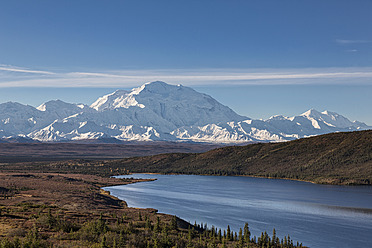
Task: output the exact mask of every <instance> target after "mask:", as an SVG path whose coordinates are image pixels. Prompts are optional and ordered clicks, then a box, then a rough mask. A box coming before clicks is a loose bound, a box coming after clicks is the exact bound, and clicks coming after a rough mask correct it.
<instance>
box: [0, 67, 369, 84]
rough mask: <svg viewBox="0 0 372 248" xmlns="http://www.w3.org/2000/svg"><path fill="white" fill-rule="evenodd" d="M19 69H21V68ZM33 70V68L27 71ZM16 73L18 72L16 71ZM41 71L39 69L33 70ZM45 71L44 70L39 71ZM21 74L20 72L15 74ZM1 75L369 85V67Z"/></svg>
mask: <svg viewBox="0 0 372 248" xmlns="http://www.w3.org/2000/svg"><path fill="white" fill-rule="evenodd" d="M20 70H22V71H21V72H23V69H20ZM27 71H34V70H27ZM16 72H18V71H16ZM35 72H40V71H35ZM41 72H44V71H41ZM18 74H21V73H18ZM18 74H17V73H15V75H13V74H12V75H10V76H9V75H7V76H6V77H2V76H1V75H0V87H2V88H5V87H104V88H111V87H113V88H130V87H135V86H139V85H141V84H142V83H145V82H150V81H157V80H159V81H165V82H167V83H171V84H179V83H181V84H184V85H189V86H196V85H210V86H211V85H226V84H229V85H280V84H283V85H284V84H286V85H288V84H354V83H355V84H372V68H308V69H254V70H253V69H246V70H244V69H198V70H191V69H187V70H180V69H174V70H172V69H169V70H131V71H129V70H128V71H125V70H124V71H101V72H67V73H61V72H59V73H54V72H46V73H41V74H48V75H37V74H40V73H35V74H34V75H31V76H27V77H24V76H19V75H18Z"/></svg>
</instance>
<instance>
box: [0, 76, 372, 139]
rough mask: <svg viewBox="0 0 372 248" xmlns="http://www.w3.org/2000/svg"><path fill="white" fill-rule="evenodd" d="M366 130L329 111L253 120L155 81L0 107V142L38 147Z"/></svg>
mask: <svg viewBox="0 0 372 248" xmlns="http://www.w3.org/2000/svg"><path fill="white" fill-rule="evenodd" d="M367 129H372V127H371V126H368V125H366V124H365V123H362V122H358V121H350V120H349V119H347V118H346V117H344V116H342V115H340V114H337V113H334V112H330V111H323V112H319V111H317V110H315V109H310V110H308V111H306V112H304V113H303V114H300V115H298V116H293V117H286V116H282V115H276V116H272V117H270V118H269V119H267V120H254V119H251V118H249V117H246V116H241V115H238V114H237V113H235V112H234V111H233V110H232V109H230V108H229V107H227V106H224V105H222V104H221V103H219V102H218V101H216V100H215V99H213V98H212V97H211V96H209V95H206V94H203V93H199V92H197V91H195V90H194V89H192V88H190V87H185V86H182V85H170V84H167V83H165V82H161V81H155V82H149V83H146V84H144V85H142V86H140V87H137V88H134V89H132V90H131V91H126V90H117V91H115V92H113V93H111V94H108V95H105V96H102V97H100V98H98V99H97V100H96V101H95V102H94V103H93V104H92V105H90V106H88V105H84V104H72V103H66V102H63V101H61V100H52V101H48V102H46V103H44V104H42V105H40V106H38V107H37V108H35V107H32V106H29V105H23V104H20V103H15V102H7V103H2V104H0V138H10V137H27V138H29V139H33V140H37V141H42V142H63V141H69V140H85V139H101V138H115V139H118V140H122V141H187V142H208V143H248V142H283V141H289V140H294V139H298V138H304V137H310V136H314V135H320V134H326V133H331V132H344V131H357V130H367Z"/></svg>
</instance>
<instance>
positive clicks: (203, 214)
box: [104, 174, 372, 248]
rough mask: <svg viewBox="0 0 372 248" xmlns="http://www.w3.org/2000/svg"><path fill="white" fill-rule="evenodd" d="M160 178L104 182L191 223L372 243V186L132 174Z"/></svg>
mask: <svg viewBox="0 0 372 248" xmlns="http://www.w3.org/2000/svg"><path fill="white" fill-rule="evenodd" d="M119 177H134V178H156V179H157V180H156V181H152V182H142V183H135V184H130V185H123V186H114V187H106V188H104V189H105V190H108V191H110V192H111V194H112V195H114V196H116V197H118V198H120V199H122V200H125V201H126V202H127V203H128V206H129V207H139V208H155V209H158V210H159V212H162V213H167V214H172V215H177V216H179V217H180V218H183V219H185V220H187V221H189V222H191V223H192V224H194V222H195V221H196V222H197V223H199V224H200V223H201V222H202V223H208V226H209V227H211V226H212V225H214V226H215V227H218V228H221V229H226V228H227V225H230V227H231V228H232V229H233V230H234V231H238V230H239V228H240V227H241V228H243V226H244V223H245V222H248V223H249V227H250V230H251V232H252V235H256V236H260V234H261V232H262V231H267V232H268V233H269V234H270V236H271V234H272V230H273V228H275V229H276V231H277V234H278V236H279V237H280V238H282V237H284V235H288V234H289V235H290V236H291V238H292V239H293V240H294V241H295V242H296V241H299V242H302V243H303V245H306V246H309V247H315V248H317V247H335V248H336V247H337V248H340V247H372V246H371V244H372V187H368V186H330V185H317V184H312V183H307V182H298V181H290V180H279V179H265V178H251V177H231V176H229V177H227V176H226V177H222V176H220V177H217V176H196V175H154V174H133V175H129V176H119Z"/></svg>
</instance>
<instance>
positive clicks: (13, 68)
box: [0, 66, 55, 75]
mask: <svg viewBox="0 0 372 248" xmlns="http://www.w3.org/2000/svg"><path fill="white" fill-rule="evenodd" d="M0 71H9V72H21V73H32V74H47V75H53V74H55V73H53V72H49V71H38V70H30V69H27V68H18V67H9V66H0Z"/></svg>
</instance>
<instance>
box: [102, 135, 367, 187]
mask: <svg viewBox="0 0 372 248" xmlns="http://www.w3.org/2000/svg"><path fill="white" fill-rule="evenodd" d="M109 166H110V167H121V168H125V169H127V170H129V171H131V172H152V173H185V174H208V175H246V176H259V177H272V178H290V179H297V180H305V181H312V182H316V183H329V184H367V185H370V184H371V182H372V130H368V131H359V132H345V133H334V134H326V135H321V136H315V137H311V138H304V139H299V140H294V141H290V142H283V143H259V144H251V145H247V146H231V147H223V148H218V149H214V150H211V151H208V152H205V153H201V154H195V153H194V154H181V153H173V154H161V155H155V156H148V157H136V158H128V159H123V160H120V161H111V162H109Z"/></svg>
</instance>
